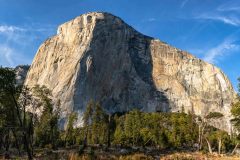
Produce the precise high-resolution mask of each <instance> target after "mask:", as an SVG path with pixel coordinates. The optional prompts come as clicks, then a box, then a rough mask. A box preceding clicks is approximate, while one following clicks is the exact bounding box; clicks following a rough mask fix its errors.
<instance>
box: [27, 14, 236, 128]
mask: <svg viewBox="0 0 240 160" xmlns="http://www.w3.org/2000/svg"><path fill="white" fill-rule="evenodd" d="M25 84H26V85H27V86H29V87H32V86H34V85H36V84H39V85H46V86H47V87H48V88H49V89H51V90H52V92H53V96H54V97H55V101H56V102H60V104H61V110H62V112H61V113H62V115H61V116H62V124H64V123H65V122H64V120H65V118H66V117H67V116H68V115H69V113H71V112H72V111H75V112H78V113H79V123H78V124H79V125H81V118H82V113H83V112H84V110H85V107H86V105H87V103H88V102H89V101H90V100H91V99H92V100H95V101H98V102H100V104H101V105H102V106H103V107H104V109H105V110H106V111H107V112H109V113H113V112H125V111H129V110H131V109H133V108H138V109H140V110H142V111H145V112H155V111H160V112H168V111H173V112H179V111H181V110H184V111H185V112H194V113H196V114H197V115H201V116H205V115H206V114H208V113H209V112H221V113H223V114H224V115H225V117H224V118H223V119H222V123H221V124H218V122H215V125H216V126H217V127H219V128H222V129H225V130H229V129H230V123H229V119H230V104H231V102H232V101H233V97H234V94H235V93H234V91H233V88H232V85H231V83H230V82H229V80H228V79H227V78H226V76H225V75H224V74H223V73H222V72H221V71H220V70H219V69H218V68H216V67H215V66H213V65H211V64H208V63H206V62H203V61H202V60H200V59H197V58H196V57H194V56H192V55H191V54H189V53H187V52H184V51H181V50H179V49H176V48H174V47H171V46H169V45H167V44H165V43H163V42H161V41H159V40H156V39H153V38H151V37H147V36H144V35H142V34H140V33H139V32H137V31H135V30H134V29H133V28H132V27H130V26H128V25H127V24H126V23H124V22H123V21H122V20H121V19H119V18H117V17H115V16H113V15H110V14H107V13H88V14H84V15H82V16H79V17H77V18H75V19H73V20H71V21H69V22H67V23H65V24H63V25H61V26H60V27H59V29H58V34H57V35H56V36H54V37H52V38H50V39H48V40H47V41H46V42H44V43H43V44H42V45H41V46H40V48H39V50H38V53H37V55H36V56H35V58H34V61H33V64H32V66H31V68H30V71H29V73H28V76H27V79H26V81H25Z"/></svg>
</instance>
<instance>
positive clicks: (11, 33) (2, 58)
mask: <svg viewBox="0 0 240 160" xmlns="http://www.w3.org/2000/svg"><path fill="white" fill-rule="evenodd" d="M54 29H55V27H54V26H49V25H46V26H45V25H34V26H31V25H29V26H13V25H0V65H3V66H16V65H18V64H29V63H31V58H32V57H33V55H34V53H29V49H30V50H33V48H32V46H33V45H34V44H35V43H36V40H39V38H40V39H41V38H42V37H46V38H47V37H48V36H50V35H52V34H53V33H54ZM23 53H24V54H23Z"/></svg>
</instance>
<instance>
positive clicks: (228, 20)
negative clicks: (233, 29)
mask: <svg viewBox="0 0 240 160" xmlns="http://www.w3.org/2000/svg"><path fill="white" fill-rule="evenodd" d="M195 19H203V20H214V21H220V22H223V23H225V24H229V25H233V26H240V19H239V18H237V17H235V16H222V15H210V14H209V15H206V14H205V15H200V16H196V17H195Z"/></svg>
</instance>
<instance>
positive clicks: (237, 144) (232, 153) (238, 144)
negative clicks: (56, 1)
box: [231, 143, 239, 154]
mask: <svg viewBox="0 0 240 160" xmlns="http://www.w3.org/2000/svg"><path fill="white" fill-rule="evenodd" d="M238 145H239V143H237V144H236V145H235V147H234V149H233V151H232V153H231V154H234V152H235V151H236V149H237V147H238Z"/></svg>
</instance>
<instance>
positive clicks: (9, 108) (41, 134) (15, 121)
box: [0, 68, 240, 159]
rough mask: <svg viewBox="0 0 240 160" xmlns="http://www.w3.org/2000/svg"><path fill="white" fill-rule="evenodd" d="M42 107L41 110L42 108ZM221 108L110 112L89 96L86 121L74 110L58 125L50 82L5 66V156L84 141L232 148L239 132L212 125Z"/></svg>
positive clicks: (0, 144)
mask: <svg viewBox="0 0 240 160" xmlns="http://www.w3.org/2000/svg"><path fill="white" fill-rule="evenodd" d="M239 104H240V103H239V101H238V102H236V103H235V104H234V105H233V108H232V114H233V116H234V119H233V120H232V122H233V124H234V126H235V129H236V130H237V131H238V132H237V133H239V131H240V125H239V124H240V123H239V122H240V105H239ZM39 111H41V113H42V114H37V113H38V112H39ZM222 116H223V115H222V114H220V113H218V112H212V113H209V114H208V115H207V116H206V117H202V118H201V117H198V116H196V115H194V113H189V114H185V113H183V112H182V113H143V112H140V111H139V110H132V111H130V112H128V113H115V114H107V113H106V112H105V111H104V110H103V108H102V107H101V105H100V104H99V103H96V102H94V101H90V102H89V104H88V105H87V106H86V111H85V113H84V115H83V122H84V123H83V126H82V127H77V128H76V127H74V124H75V123H76V120H77V114H76V113H72V114H70V115H69V117H68V120H67V125H66V128H65V130H59V128H58V121H59V109H58V107H57V106H56V107H53V102H52V99H51V91H49V90H48V89H47V88H46V87H45V86H36V87H34V88H33V90H32V91H31V92H30V91H29V89H27V88H26V87H22V86H17V84H16V81H15V74H14V71H13V70H12V69H8V68H0V152H1V153H2V152H4V153H5V156H6V158H7V157H8V156H9V154H11V151H12V150H13V149H17V152H18V154H19V155H21V154H23V153H27V156H28V159H33V157H34V151H35V150H36V149H41V148H48V149H57V148H59V147H63V148H69V147H73V146H79V154H81V153H83V152H84V149H85V148H86V147H87V146H90V147H91V146H96V145H97V146H102V148H105V149H108V148H109V147H110V146H115V147H125V148H126V147H129V148H133V147H142V148H145V147H150V148H155V149H158V150H179V149H180V150H182V149H186V150H199V151H200V150H203V151H209V152H210V153H212V152H214V151H216V152H218V153H219V154H220V153H226V152H232V150H233V149H234V150H235V149H236V148H237V147H238V144H239V134H233V135H234V136H231V137H230V136H229V135H228V134H227V133H226V132H224V131H221V130H219V129H216V128H214V127H212V126H210V125H209V122H210V121H211V120H212V119H221V118H222Z"/></svg>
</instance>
